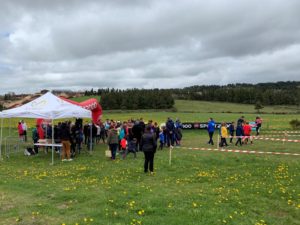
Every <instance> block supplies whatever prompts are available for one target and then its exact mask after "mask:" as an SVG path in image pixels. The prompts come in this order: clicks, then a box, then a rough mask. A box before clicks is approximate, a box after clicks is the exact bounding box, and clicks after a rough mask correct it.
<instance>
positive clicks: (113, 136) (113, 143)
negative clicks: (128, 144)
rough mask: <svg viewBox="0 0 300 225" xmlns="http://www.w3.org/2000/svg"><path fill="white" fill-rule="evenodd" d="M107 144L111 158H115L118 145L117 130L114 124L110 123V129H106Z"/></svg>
mask: <svg viewBox="0 0 300 225" xmlns="http://www.w3.org/2000/svg"><path fill="white" fill-rule="evenodd" d="M107 144H108V146H109V149H110V151H111V159H112V160H115V159H116V153H117V149H118V146H119V137H118V130H117V129H116V125H115V124H111V129H110V130H109V131H108V135H107Z"/></svg>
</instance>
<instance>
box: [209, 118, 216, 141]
mask: <svg viewBox="0 0 300 225" xmlns="http://www.w3.org/2000/svg"><path fill="white" fill-rule="evenodd" d="M215 126H216V124H215V121H214V120H213V118H209V120H208V124H207V131H208V136H209V141H208V143H207V144H211V145H214V141H213V135H214V132H215Z"/></svg>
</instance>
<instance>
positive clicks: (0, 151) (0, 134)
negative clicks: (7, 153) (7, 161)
mask: <svg viewBox="0 0 300 225" xmlns="http://www.w3.org/2000/svg"><path fill="white" fill-rule="evenodd" d="M2 130H3V118H1V131H0V161H1V160H3V158H2V138H3V137H2Z"/></svg>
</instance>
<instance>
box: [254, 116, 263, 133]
mask: <svg viewBox="0 0 300 225" xmlns="http://www.w3.org/2000/svg"><path fill="white" fill-rule="evenodd" d="M255 124H256V136H258V135H259V132H260V128H261V124H262V119H261V118H260V117H259V116H257V117H256V119H255Z"/></svg>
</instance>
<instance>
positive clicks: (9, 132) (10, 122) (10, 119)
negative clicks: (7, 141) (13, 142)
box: [8, 118, 11, 137]
mask: <svg viewBox="0 0 300 225" xmlns="http://www.w3.org/2000/svg"><path fill="white" fill-rule="evenodd" d="M10 131H11V118H9V132H8V136H9V137H10V134H11V133H10Z"/></svg>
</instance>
